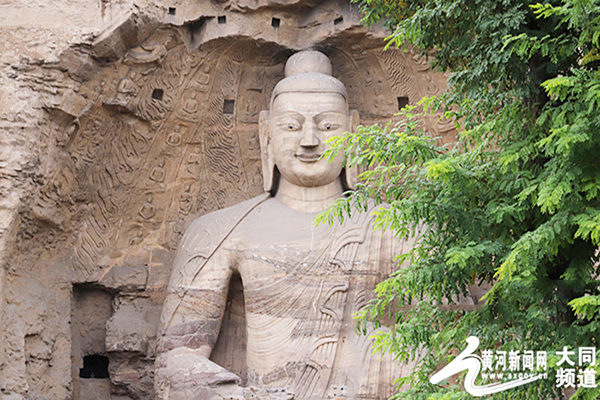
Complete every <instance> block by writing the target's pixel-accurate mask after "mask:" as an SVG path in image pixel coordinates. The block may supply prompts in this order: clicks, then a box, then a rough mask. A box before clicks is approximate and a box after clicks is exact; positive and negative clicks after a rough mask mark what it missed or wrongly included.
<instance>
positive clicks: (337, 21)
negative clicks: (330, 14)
mask: <svg viewBox="0 0 600 400" xmlns="http://www.w3.org/2000/svg"><path fill="white" fill-rule="evenodd" d="M342 22H344V17H339V18H336V19H334V20H333V24H334V25H339V24H341V23H342Z"/></svg>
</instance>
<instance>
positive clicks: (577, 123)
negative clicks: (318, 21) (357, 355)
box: [320, 0, 600, 399]
mask: <svg viewBox="0 0 600 400" xmlns="http://www.w3.org/2000/svg"><path fill="white" fill-rule="evenodd" d="M356 2H357V3H359V4H360V6H361V8H362V9H363V10H364V11H365V22H367V23H373V22H377V21H383V22H384V23H385V24H386V25H387V26H389V27H390V28H391V29H392V32H393V33H392V35H391V36H390V38H389V40H390V45H396V46H399V47H408V46H415V47H417V48H420V49H423V51H422V57H428V58H429V59H430V61H431V62H432V64H433V65H434V67H436V68H438V69H439V70H441V71H450V72H451V74H450V77H449V80H448V81H449V90H448V92H447V93H445V94H444V95H443V96H441V97H440V98H428V99H423V100H422V102H421V103H420V105H422V106H423V109H424V110H425V112H428V111H431V110H439V109H443V110H444V111H446V114H447V116H450V117H454V118H455V119H456V120H457V121H461V124H462V131H461V133H460V134H459V138H458V142H457V143H456V144H455V145H454V146H446V147H441V146H439V145H437V142H436V140H435V138H432V137H431V136H430V134H429V133H428V132H424V131H423V129H422V128H421V124H420V123H419V121H420V118H421V117H422V116H421V115H420V114H419V113H418V112H417V109H416V108H414V107H407V108H405V109H404V110H403V111H402V112H401V117H402V119H401V123H399V124H398V125H396V126H393V125H392V124H388V125H387V126H385V127H379V126H372V127H359V129H358V131H357V132H356V133H347V134H345V135H344V136H342V137H338V138H334V139H332V142H333V144H334V145H335V146H334V148H333V149H332V150H331V152H332V153H331V154H333V153H334V152H336V151H342V149H343V148H344V146H347V147H346V155H347V162H349V163H352V164H358V165H361V166H365V167H368V169H367V170H366V172H364V173H363V174H362V175H361V178H362V181H361V184H359V187H358V190H357V191H355V192H351V193H349V194H348V196H347V198H346V199H344V200H340V201H338V202H337V203H336V204H334V205H333V206H332V207H331V208H330V210H329V211H328V212H327V213H325V214H323V215H321V216H320V219H321V220H323V221H324V220H329V221H332V220H333V218H343V217H344V216H345V215H347V214H349V213H350V212H351V211H352V210H359V211H365V210H367V209H368V205H369V202H370V201H372V200H369V199H374V201H375V204H382V203H384V202H385V203H387V204H388V205H387V206H386V207H383V208H379V209H377V210H376V211H375V216H376V223H377V225H378V226H379V227H382V228H384V229H389V230H392V231H393V232H395V233H396V234H397V235H398V237H399V238H401V237H404V238H406V237H409V236H411V235H412V236H415V235H416V236H418V239H417V245H416V246H415V247H414V248H413V249H412V250H411V251H410V253H408V254H407V255H404V256H403V257H402V260H401V261H403V260H408V261H410V265H409V266H408V267H406V268H403V269H400V270H398V271H397V272H396V273H395V274H393V275H392V276H391V277H390V278H389V279H388V280H387V281H385V282H383V283H382V284H380V285H379V286H378V288H377V297H376V299H374V300H373V301H372V302H371V303H369V305H368V307H367V308H366V309H364V310H363V311H362V312H361V314H360V315H359V320H360V321H361V324H362V326H363V327H364V326H365V324H370V323H373V324H375V325H376V326H378V325H380V324H383V323H384V321H387V320H388V319H389V318H390V317H391V319H392V321H393V325H392V326H391V329H390V332H389V333H387V334H384V333H381V334H379V335H378V336H377V337H376V346H377V349H378V350H380V351H385V352H392V353H393V354H395V355H396V357H397V358H398V360H399V361H405V360H407V359H409V358H410V357H414V356H415V355H418V356H419V357H418V362H419V365H420V367H421V368H420V369H418V370H415V371H414V372H413V374H412V375H411V377H409V378H408V379H407V381H406V382H410V384H411V389H410V390H409V391H408V392H405V393H403V394H400V395H399V397H406V398H419V399H421V398H422V399H446V398H447V399H458V398H461V399H462V398H469V396H468V395H467V394H465V393H464V392H462V391H461V389H460V386H459V385H450V384H448V385H446V386H442V387H440V386H433V385H431V384H429V382H428V378H429V376H430V375H431V373H432V372H433V371H434V370H435V369H436V368H438V367H439V366H440V365H442V364H446V363H447V362H448V360H449V354H450V353H451V352H452V349H455V350H456V349H462V345H463V341H464V339H465V338H466V337H467V336H469V335H476V336H478V337H479V338H480V340H481V346H482V347H484V348H485V347H487V348H498V349H505V350H510V349H521V350H524V349H527V350H534V351H536V350H547V351H550V352H552V351H554V350H557V349H560V348H562V346H565V345H567V346H570V347H577V346H596V347H600V344H599V343H598V341H599V339H598V338H599V337H600V336H599V333H598V332H600V312H599V311H600V301H599V300H598V299H599V298H600V292H599V283H598V278H599V273H600V271H599V270H598V269H599V261H600V260H599V252H598V250H597V249H598V248H599V247H600V156H599V154H600V112H598V111H599V110H600V70H599V67H600V50H599V48H600V46H599V41H600V1H599V0H563V1H559V0H549V1H544V2H543V3H539V4H538V3H533V4H532V3H529V2H527V1H523V0H502V1H492V0H452V1H450V0H416V1H390V0H356ZM433 56H435V57H433ZM353 207H354V208H353ZM478 285H489V286H492V289H491V290H490V291H489V292H488V293H487V295H486V298H485V304H482V303H480V304H476V305H475V306H473V305H472V304H471V306H469V304H470V301H469V299H470V297H469V296H471V295H472V294H473V293H477V291H478V289H477V288H478ZM476 300H477V299H476ZM400 307H402V308H400ZM555 369H556V366H555V364H552V363H551V364H550V371H549V373H550V379H549V380H546V381H539V382H537V383H532V384H530V385H527V386H524V387H522V388H520V389H514V390H511V392H510V393H507V394H498V395H496V396H495V397H494V398H507V399H508V398H510V399H516V398H523V399H525V398H532V399H539V398H554V397H556V396H561V395H562V394H561V393H560V390H558V389H557V388H556V385H555V383H554V381H553V379H554V375H553V374H554V370H555ZM586 390H587V392H586ZM590 393H595V392H593V391H591V390H589V389H584V388H581V389H580V390H579V392H578V397H579V398H592V397H590V396H591V394H590Z"/></svg>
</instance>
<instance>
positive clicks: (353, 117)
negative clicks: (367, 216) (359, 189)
mask: <svg viewBox="0 0 600 400" xmlns="http://www.w3.org/2000/svg"><path fill="white" fill-rule="evenodd" d="M348 118H349V119H350V132H356V127H357V126H358V124H360V116H359V115H358V111H356V110H350V111H349V113H348ZM346 161H348V160H346ZM344 172H345V174H344V175H345V178H346V182H345V183H346V187H347V188H348V189H350V190H354V189H356V180H357V178H356V177H357V175H358V168H357V166H356V165H353V166H349V165H348V164H346V169H345V171H344Z"/></svg>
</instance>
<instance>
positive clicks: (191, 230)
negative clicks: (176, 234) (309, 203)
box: [183, 194, 269, 247]
mask: <svg viewBox="0 0 600 400" xmlns="http://www.w3.org/2000/svg"><path fill="white" fill-rule="evenodd" d="M268 198H269V195H268V194H264V195H261V196H257V197H254V198H252V199H250V200H246V201H244V202H242V203H239V204H236V205H234V206H231V207H227V208H223V209H221V210H217V211H213V212H211V213H208V214H205V215H202V216H201V217H198V218H197V219H195V220H194V221H193V222H192V223H191V224H190V226H189V227H188V228H187V229H186V232H185V235H184V237H183V245H184V247H186V246H190V245H192V244H193V247H198V245H199V244H202V247H205V246H208V247H210V246H211V245H214V244H215V243H216V242H218V241H220V240H222V239H223V238H224V237H225V236H226V235H227V234H228V233H229V232H231V230H232V229H234V228H235V226H236V225H237V224H238V223H239V222H240V221H242V220H243V219H244V218H245V217H246V216H247V215H248V214H249V213H250V212H251V211H252V210H253V209H254V208H256V207H257V206H258V205H260V204H261V203H263V202H264V201H265V200H267V199H268Z"/></svg>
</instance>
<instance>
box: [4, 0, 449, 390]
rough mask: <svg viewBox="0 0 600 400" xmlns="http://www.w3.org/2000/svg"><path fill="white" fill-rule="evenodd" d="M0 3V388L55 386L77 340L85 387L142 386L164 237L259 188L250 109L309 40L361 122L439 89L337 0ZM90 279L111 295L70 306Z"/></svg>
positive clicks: (66, 384) (72, 375) (236, 322)
mask: <svg viewBox="0 0 600 400" xmlns="http://www.w3.org/2000/svg"><path fill="white" fill-rule="evenodd" d="M0 10H1V11H2V12H0V21H1V22H0V54H1V55H2V57H1V59H0V300H1V301H0V313H1V317H0V320H1V321H2V322H3V323H2V324H1V325H0V398H2V399H11V400H12V399H66V398H70V397H71V396H72V393H74V392H75V389H76V387H77V384H78V383H77V382H79V381H80V379H79V377H78V372H79V369H80V368H81V363H82V362H83V361H82V357H83V356H84V355H90V354H84V353H91V352H93V353H101V355H103V356H106V357H108V359H109V361H110V363H109V367H108V369H109V373H110V384H109V385H108V386H107V385H106V382H104V383H98V384H97V385H96V386H98V387H103V388H104V389H103V390H108V391H109V392H110V393H111V394H110V395H107V396H112V397H114V398H119V399H122V400H125V399H127V398H129V399H148V398H152V396H153V394H152V391H153V389H152V384H153V380H154V377H153V374H154V360H155V357H156V346H157V343H156V340H157V336H156V329H157V325H158V318H159V315H160V309H161V307H162V304H163V301H164V299H165V292H166V286H167V282H168V279H169V276H170V271H171V267H172V265H173V257H174V252H175V249H176V247H177V245H178V244H179V242H180V240H181V237H182V236H183V233H184V232H185V230H186V228H187V227H188V226H189V225H190V224H191V222H192V221H194V220H195V219H197V218H199V217H201V216H203V215H205V214H209V213H211V212H213V211H216V210H219V209H223V208H226V207H230V206H234V205H236V204H238V203H240V202H243V201H246V200H248V199H251V198H253V197H255V196H257V195H260V194H261V193H262V192H263V171H262V163H261V152H260V138H259V136H260V135H259V127H258V121H259V117H260V111H261V110H266V109H268V107H269V104H268V103H269V100H270V98H271V92H272V90H273V88H274V86H275V84H276V83H277V82H278V81H280V80H281V79H282V77H283V74H284V63H285V61H286V60H287V59H288V58H289V56H290V55H291V54H292V53H294V52H295V51H297V50H300V49H305V48H308V47H310V46H314V47H316V48H318V49H319V50H321V51H323V52H324V53H325V54H326V55H327V56H328V57H329V58H330V59H331V61H332V64H333V76H335V77H337V78H338V79H340V80H341V81H342V82H343V83H344V84H345V86H346V88H347V91H348V100H349V104H348V106H349V108H350V109H354V110H357V111H358V113H359V114H360V116H361V120H362V123H365V124H366V123H375V122H385V121H387V119H389V118H390V117H392V115H393V113H394V112H396V111H397V109H398V101H399V98H400V99H403V101H404V100H406V101H409V102H412V103H414V102H416V101H417V100H418V99H420V98H421V97H422V96H424V95H432V94H436V93H440V92H441V91H442V90H443V89H444V87H445V86H444V85H445V84H444V79H443V76H441V75H437V74H434V73H433V72H432V71H430V69H429V67H428V66H427V65H426V64H425V63H423V62H421V61H418V60H416V58H415V54H416V53H407V54H403V53H401V52H399V51H397V50H387V51H384V50H383V41H382V38H383V37H384V36H385V35H386V32H384V31H383V30H381V29H379V28H375V29H372V30H368V29H366V28H364V27H361V26H359V25H358V21H359V19H360V16H359V15H358V13H357V11H356V9H355V8H354V6H351V5H349V3H348V2H347V1H341V0H340V1H318V2H317V1H307V0H296V1H275V0H264V1H263V0H260V1H254V0H238V1H234V0H230V1H193V2H192V1H176V0H173V1H164V2H161V1H150V0H144V1H129V0H102V1H98V2H84V1H80V0H77V1H66V0H62V1H58V0H55V1H49V2H48V1H24V0H19V1H17V0H10V1H1V2H0ZM219 17H225V18H224V19H223V18H219ZM274 19H276V20H279V21H278V22H277V21H276V20H274ZM223 22H224V23H223ZM277 24H279V25H278V26H277V27H276V26H274V25H277ZM428 123H429V124H430V126H431V128H432V130H433V131H435V132H436V133H437V134H439V135H442V136H443V137H451V136H452V130H451V126H449V125H448V124H447V123H438V122H436V121H433V120H432V121H429V122H428ZM445 140H446V139H445ZM238 286H239V285H238ZM232 287H234V286H232ZM98 290H100V291H101V293H104V295H100V296H104V297H102V298H104V299H105V300H106V296H109V300H108V302H109V303H110V304H111V306H110V307H109V308H106V303H102V304H104V306H103V308H102V307H101V309H102V310H105V311H102V312H101V311H97V312H96V311H94V312H91V313H89V314H88V313H87V312H83V311H85V310H79V308H78V307H79V306H78V304H79V303H78V301H77V298H78V296H80V295H82V296H84V297H85V296H86V295H90V296H93V295H94V293H96V292H97V291H98ZM82 293H83V294H82ZM242 299H243V297H242V293H233V292H232V293H231V299H230V300H231V304H232V306H231V307H230V308H229V309H227V311H226V312H227V313H228V314H226V315H228V316H229V317H230V318H229V320H228V322H227V324H228V325H227V324H225V325H224V327H228V328H227V329H231V330H232V331H236V330H237V331H238V332H241V331H242V330H241V328H240V326H244V325H243V324H245V322H244V321H245V320H244V318H245V314H246V311H245V310H243V307H241V305H242V304H243V301H242ZM105 300H102V301H105ZM107 310H108V311H107ZM84 315H87V317H85V318H84ZM78 324H79V325H81V324H83V325H87V326H89V327H90V330H93V331H94V332H96V333H98V332H101V333H102V334H100V335H96V334H93V335H92V334H89V335H88V334H87V333H85V330H80V329H78V330H74V329H72V327H73V326H79V325H78ZM92 327H95V328H93V329H92ZM102 327H104V328H102ZM103 335H104V336H103ZM101 337H104V339H101ZM94 338H95V339H94ZM102 340H104V343H101V342H102ZM84 342H89V343H95V344H94V345H91V346H89V347H86V346H79V345H77V343H84ZM78 346H79V347H78ZM217 347H218V348H222V349H224V350H219V351H218V353H219V354H227V351H228V350H227V349H232V348H235V345H234V343H232V342H231V341H227V340H225V339H223V340H221V341H220V342H218V343H217ZM86 349H87V350H86ZM216 357H217V356H216ZM217 358H218V357H217ZM219 362H221V364H222V365H225V364H227V365H226V369H232V368H237V369H236V371H238V370H242V369H243V365H245V364H244V362H242V361H240V360H239V359H237V358H236V359H233V360H232V359H231V358H227V357H225V356H223V357H221V358H220V359H219ZM88 383H89V385H88ZM95 384H96V383H94V382H87V381H86V382H84V384H83V385H81V388H83V389H82V390H80V391H79V394H75V395H74V398H78V397H77V396H79V398H81V399H83V398H86V397H85V396H87V395H84V394H82V393H90V392H94V390H91V391H90V390H87V388H90V387H96V386H94V385H95ZM103 385H104V386H103ZM98 390H100V389H98ZM224 390H225V389H224ZM96 393H99V392H98V391H96ZM218 395H220V394H218ZM276 395H277V394H276V393H271V394H269V396H272V397H273V396H276ZM82 396H83V397H82Z"/></svg>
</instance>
